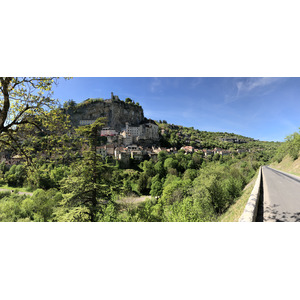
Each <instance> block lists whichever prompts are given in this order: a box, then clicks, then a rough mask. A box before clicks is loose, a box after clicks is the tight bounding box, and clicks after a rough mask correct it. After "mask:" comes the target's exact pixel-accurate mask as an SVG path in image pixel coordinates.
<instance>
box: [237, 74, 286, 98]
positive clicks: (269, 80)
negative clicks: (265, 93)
mask: <svg viewBox="0 0 300 300" xmlns="http://www.w3.org/2000/svg"><path fill="white" fill-rule="evenodd" d="M280 79H281V78H273V77H262V78H251V79H248V80H246V81H238V82H237V83H236V87H237V89H238V94H239V93H242V92H246V93H247V92H251V91H253V90H255V89H258V88H262V87H266V86H270V85H272V84H273V83H276V82H278V81H279V80H280Z"/></svg>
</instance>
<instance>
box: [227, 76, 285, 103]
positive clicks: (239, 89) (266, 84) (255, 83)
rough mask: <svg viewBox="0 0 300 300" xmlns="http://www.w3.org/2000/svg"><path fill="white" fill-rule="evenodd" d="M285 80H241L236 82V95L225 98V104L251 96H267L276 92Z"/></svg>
mask: <svg viewBox="0 0 300 300" xmlns="http://www.w3.org/2000/svg"><path fill="white" fill-rule="evenodd" d="M283 80H284V79H283V78H275V77H260V78H240V79H235V81H234V87H233V89H234V94H227V95H226V96H225V103H230V102H234V101H236V100H238V99H240V98H244V97H247V96H249V95H266V94H268V93H270V92H272V91H273V90H274V87H276V85H277V84H279V83H280V82H281V81H283Z"/></svg>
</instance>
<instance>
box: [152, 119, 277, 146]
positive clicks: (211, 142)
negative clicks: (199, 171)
mask: <svg viewBox="0 0 300 300" xmlns="http://www.w3.org/2000/svg"><path fill="white" fill-rule="evenodd" d="M157 124H158V126H159V130H160V134H161V136H162V140H161V142H162V144H163V146H166V147H181V146H183V145H191V146H194V147H196V148H200V149H201V148H208V149H212V148H215V147H220V148H222V149H253V148H254V149H261V150H274V149H276V148H277V147H278V146H279V145H280V143H279V142H262V141H257V140H255V139H253V138H250V137H246V136H242V135H238V134H235V133H228V132H209V131H201V130H199V129H194V128H193V127H184V126H180V125H174V124H168V123H167V122H166V121H157Z"/></svg>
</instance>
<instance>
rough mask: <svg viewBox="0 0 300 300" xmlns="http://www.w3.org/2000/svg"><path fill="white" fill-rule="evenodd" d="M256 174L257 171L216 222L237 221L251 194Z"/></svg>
mask: <svg viewBox="0 0 300 300" xmlns="http://www.w3.org/2000/svg"><path fill="white" fill-rule="evenodd" d="M257 176H258V171H257V172H256V175H255V176H254V177H253V179H252V180H251V181H250V182H249V183H248V184H247V185H246V186H245V188H244V191H243V194H242V196H241V197H240V198H239V199H237V201H236V202H235V203H234V204H233V205H231V206H230V207H229V208H228V210H227V211H226V212H225V213H224V214H223V215H221V216H220V217H219V218H218V220H217V221H218V222H238V221H239V218H240V217H241V215H242V213H243V211H244V209H245V206H246V204H247V202H248V199H249V197H250V195H251V192H252V190H253V187H254V185H255V181H256V179H257Z"/></svg>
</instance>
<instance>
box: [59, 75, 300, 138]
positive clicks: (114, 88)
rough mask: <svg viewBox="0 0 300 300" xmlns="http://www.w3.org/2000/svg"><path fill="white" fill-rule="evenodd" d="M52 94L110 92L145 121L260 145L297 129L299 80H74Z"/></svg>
mask: <svg viewBox="0 0 300 300" xmlns="http://www.w3.org/2000/svg"><path fill="white" fill-rule="evenodd" d="M54 92H55V93H54V96H55V97H56V98H58V99H60V100H61V101H62V102H64V101H67V100H69V99H73V100H75V101H76V102H81V101H83V100H85V99H87V98H104V99H107V98H110V93H111V92H114V94H115V95H118V96H119V98H120V99H122V100H124V99H125V98H127V97H129V98H131V99H133V100H134V101H136V102H139V103H140V104H141V105H142V107H143V109H144V115H145V117H147V118H151V119H154V120H166V121H168V123H173V124H177V125H183V126H187V127H191V126H193V127H194V128H196V129H199V130H206V131H223V132H233V133H237V134H241V135H244V136H248V137H252V138H255V139H259V140H261V141H284V138H285V137H286V136H287V135H289V134H292V133H293V132H295V131H298V129H299V127H300V101H299V100H300V78H274V77H268V78H267V77H252V78H246V77H241V78H232V77H222V78H216V77H209V78H206V77H199V78H196V77H157V78H153V77H136V78H135V77H76V78H73V79H71V80H64V79H61V80H60V81H59V85H58V86H57V87H55V89H54Z"/></svg>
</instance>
